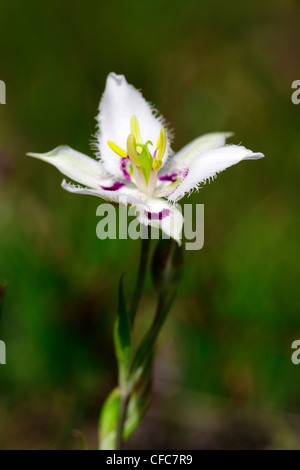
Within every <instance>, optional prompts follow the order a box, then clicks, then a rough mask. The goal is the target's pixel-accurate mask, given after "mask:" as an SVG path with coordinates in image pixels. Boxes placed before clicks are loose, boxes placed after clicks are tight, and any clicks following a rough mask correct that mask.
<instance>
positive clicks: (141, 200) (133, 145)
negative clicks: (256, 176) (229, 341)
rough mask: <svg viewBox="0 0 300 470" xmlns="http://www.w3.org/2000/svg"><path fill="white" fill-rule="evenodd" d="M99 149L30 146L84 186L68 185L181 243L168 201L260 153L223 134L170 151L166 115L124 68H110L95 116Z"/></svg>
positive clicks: (174, 211) (174, 212)
mask: <svg viewBox="0 0 300 470" xmlns="http://www.w3.org/2000/svg"><path fill="white" fill-rule="evenodd" d="M97 121H98V126H97V143H96V147H97V156H98V157H99V160H95V159H93V158H90V157H88V156H86V155H83V154H82V153H79V152H77V151H76V150H73V149H72V148H70V147H67V146H60V147H57V148H56V149H54V150H52V151H51V152H48V153H44V154H37V153H29V154H28V155H30V156H32V157H36V158H38V159H40V160H43V161H45V162H48V163H51V164H52V165H54V166H55V167H56V168H58V170H59V171H60V172H61V173H63V174H64V175H66V176H67V177H69V178H71V179H72V180H74V181H76V182H77V183H80V184H81V185H83V186H78V185H76V186H75V185H74V184H71V183H67V182H66V181H65V180H63V182H62V187H63V188H64V189H66V190H67V191H70V192H72V193H78V194H91V195H94V196H98V197H101V198H102V199H105V200H106V201H112V202H114V203H120V204H124V203H125V204H127V205H132V206H134V207H135V208H136V216H137V218H138V219H139V221H140V222H141V223H142V224H145V225H154V226H156V227H160V228H161V229H162V230H163V231H164V232H165V233H166V234H167V235H169V236H171V237H172V238H174V239H175V240H177V241H178V243H180V240H181V232H182V225H183V217H182V214H181V212H180V211H179V210H178V209H177V208H176V205H175V204H173V203H174V202H176V201H178V200H180V199H181V198H183V196H184V195H185V194H187V193H190V192H191V191H192V190H194V189H197V188H199V186H200V185H201V184H202V183H205V181H206V180H209V179H210V178H214V177H215V176H216V175H217V174H218V173H220V172H221V171H223V170H225V169H226V168H228V167H230V166H232V165H235V164H236V163H238V162H240V161H241V160H253V159H257V158H261V157H263V156H264V155H263V154H262V153H253V152H252V151H251V150H248V149H246V148H245V147H243V146H241V145H225V140H226V138H227V137H229V136H230V135H231V134H229V133H221V132H220V133H211V134H206V135H204V136H202V137H199V138H197V139H195V140H193V141H192V142H191V143H189V144H188V145H186V146H185V147H183V149H181V150H180V151H179V152H178V153H177V154H175V155H174V156H172V155H173V152H172V149H171V140H172V136H171V135H170V133H169V131H168V129H167V127H166V125H165V121H164V119H163V118H162V117H161V116H160V115H159V114H158V113H157V111H156V110H155V109H154V108H153V107H152V106H150V105H149V104H148V103H147V102H146V101H145V99H144V98H143V96H142V94H141V93H140V92H139V91H138V90H136V89H135V88H134V87H133V86H132V85H129V84H128V83H127V81H126V79H125V77H124V76H123V75H116V74H114V73H111V74H109V76H108V78H107V81H106V87H105V91H104V93H103V96H102V99H101V102H100V106H99V114H98V117H97Z"/></svg>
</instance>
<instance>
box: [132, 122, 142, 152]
mask: <svg viewBox="0 0 300 470" xmlns="http://www.w3.org/2000/svg"><path fill="white" fill-rule="evenodd" d="M130 130H131V133H132V134H133V135H134V137H135V140H136V142H141V143H142V142H143V141H142V137H141V131H140V126H139V123H138V120H137V118H136V117H135V116H132V118H131V119H130ZM137 149H138V151H139V152H141V151H142V148H141V147H138V148H137Z"/></svg>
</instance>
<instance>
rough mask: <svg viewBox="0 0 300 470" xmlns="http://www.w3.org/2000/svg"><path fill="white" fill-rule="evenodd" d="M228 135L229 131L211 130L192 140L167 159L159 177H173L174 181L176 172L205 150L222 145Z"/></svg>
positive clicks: (186, 166)
mask: <svg viewBox="0 0 300 470" xmlns="http://www.w3.org/2000/svg"><path fill="white" fill-rule="evenodd" d="M230 136H232V133H231V132H211V133H209V134H204V135H202V136H201V137H198V138H197V139H194V140H192V142H190V143H189V144H187V145H185V146H184V147H183V148H182V149H181V150H179V152H177V153H176V154H175V155H174V156H173V157H172V158H171V159H170V160H169V161H168V164H167V165H166V166H165V167H164V168H163V169H162V170H161V171H160V173H159V179H160V180H161V181H168V177H173V182H174V181H175V180H174V177H175V175H176V173H177V172H178V171H180V170H182V169H185V168H188V167H189V166H190V165H191V163H192V161H193V159H194V158H195V157H197V156H199V154H201V153H203V152H207V150H211V149H214V148H218V147H222V146H224V144H225V141H226V139H227V138H228V137H230ZM169 181H171V179H169Z"/></svg>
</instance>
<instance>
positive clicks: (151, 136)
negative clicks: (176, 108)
mask: <svg viewBox="0 0 300 470" xmlns="http://www.w3.org/2000/svg"><path fill="white" fill-rule="evenodd" d="M132 116H135V117H136V118H137V120H138V123H139V126H140V131H141V137H142V139H143V142H144V143H145V142H146V141H147V140H151V142H153V145H156V141H157V139H158V136H159V132H160V128H161V126H165V121H164V119H163V117H162V116H159V115H158V113H157V112H156V110H155V109H154V108H153V107H152V106H151V105H150V104H148V103H147V101H145V99H144V98H143V96H142V94H141V93H140V92H139V91H138V90H136V89H135V88H134V87H133V86H132V85H129V84H128V83H127V81H126V79H125V77H124V76H123V75H116V74H115V73H110V74H109V75H108V77H107V81H106V87H105V90H104V93H103V96H102V98H101V101H100V105H99V114H98V116H97V121H98V130H97V141H98V142H97V148H98V156H99V158H100V159H101V161H102V162H103V165H104V167H105V169H106V171H107V172H108V173H109V174H110V175H112V176H114V177H117V178H121V177H122V176H123V175H122V172H121V168H120V157H118V156H117V155H116V154H115V153H114V152H113V151H112V150H111V148H110V147H109V146H108V144H107V142H108V141H112V142H114V143H115V144H116V145H118V146H119V147H121V148H122V149H126V141H127V137H128V135H129V134H130V132H131V130H130V120H131V117H132ZM167 140H168V143H167V148H166V152H165V157H164V159H165V160H166V159H167V157H168V155H170V154H171V153H172V151H171V148H170V135H168V139H167ZM153 150H154V149H153Z"/></svg>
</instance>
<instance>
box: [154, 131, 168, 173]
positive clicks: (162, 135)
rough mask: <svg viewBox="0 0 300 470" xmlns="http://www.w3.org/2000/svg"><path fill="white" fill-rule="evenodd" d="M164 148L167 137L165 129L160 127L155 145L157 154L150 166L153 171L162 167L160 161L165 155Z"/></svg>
mask: <svg viewBox="0 0 300 470" xmlns="http://www.w3.org/2000/svg"><path fill="white" fill-rule="evenodd" d="M166 147H167V136H166V131H165V128H164V127H162V128H161V129H160V133H159V136H158V140H157V144H156V150H158V153H157V157H156V158H155V160H154V162H153V165H152V168H153V170H159V169H160V167H161V166H162V159H163V156H164V154H165V151H166ZM155 153H156V151H155Z"/></svg>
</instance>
